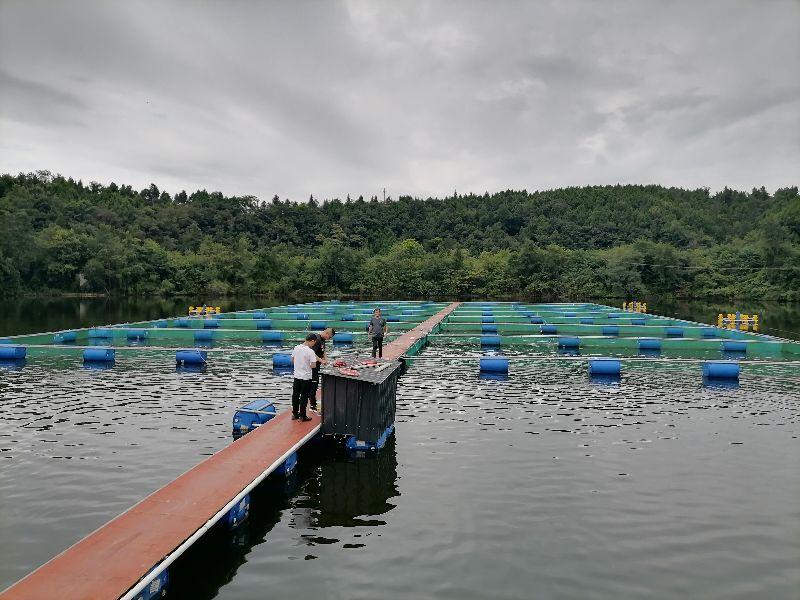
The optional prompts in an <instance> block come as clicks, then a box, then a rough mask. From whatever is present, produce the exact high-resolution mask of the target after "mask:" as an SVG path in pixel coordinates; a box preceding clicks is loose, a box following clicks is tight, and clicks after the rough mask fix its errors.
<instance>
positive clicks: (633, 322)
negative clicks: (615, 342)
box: [631, 319, 647, 325]
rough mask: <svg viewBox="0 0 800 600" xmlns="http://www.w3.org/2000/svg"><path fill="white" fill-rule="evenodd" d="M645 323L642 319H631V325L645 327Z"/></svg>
mask: <svg viewBox="0 0 800 600" xmlns="http://www.w3.org/2000/svg"><path fill="white" fill-rule="evenodd" d="M646 324H647V321H645V320H644V319H631V325H646Z"/></svg>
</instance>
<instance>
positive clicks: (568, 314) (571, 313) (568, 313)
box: [564, 312, 578, 317]
mask: <svg viewBox="0 0 800 600" xmlns="http://www.w3.org/2000/svg"><path fill="white" fill-rule="evenodd" d="M564 316H565V317H577V316H578V315H577V314H576V313H574V312H565V313H564Z"/></svg>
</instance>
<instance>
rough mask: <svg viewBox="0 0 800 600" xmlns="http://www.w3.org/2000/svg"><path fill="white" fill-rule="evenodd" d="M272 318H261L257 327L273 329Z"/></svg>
mask: <svg viewBox="0 0 800 600" xmlns="http://www.w3.org/2000/svg"><path fill="white" fill-rule="evenodd" d="M271 328H272V319H259V320H258V321H256V329H271Z"/></svg>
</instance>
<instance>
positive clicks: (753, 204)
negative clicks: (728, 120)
mask: <svg viewBox="0 0 800 600" xmlns="http://www.w3.org/2000/svg"><path fill="white" fill-rule="evenodd" d="M0 232H1V233H2V235H1V236H0V288H2V289H3V290H4V291H6V293H9V292H10V293H12V294H13V293H24V292H42V291H63V292H80V291H83V292H105V293H116V294H153V293H161V294H176V293H186V294H192V295H193V296H194V297H196V298H198V299H199V298H201V297H203V296H208V297H209V298H210V297H212V296H214V295H219V294H229V293H242V294H245V293H246V294H251V293H272V292H276V293H287V292H295V291H297V292H302V293H313V292H329V293H335V292H343V293H347V292H353V293H369V294H375V295H381V296H402V295H405V296H420V295H421V296H441V295H466V294H477V295H482V296H498V297H499V296H504V295H517V296H520V295H526V296H530V297H535V298H564V299H566V298H586V297H590V296H620V297H628V298H634V297H646V296H652V295H656V294H658V295H677V296H684V297H711V296H724V297H739V298H742V297H749V298H784V299H798V298H800V268H798V267H800V197H799V196H798V190H797V187H792V188H785V189H781V190H778V191H777V192H775V194H774V195H770V194H769V193H767V192H766V191H765V190H764V189H763V188H762V189H760V190H757V189H754V190H753V191H752V192H749V193H745V192H739V191H734V190H728V189H726V190H724V191H722V192H719V193H716V194H709V192H708V191H707V190H705V189H700V190H683V189H676V188H664V187H660V186H633V185H626V186H603V187H600V186H596V187H583V188H565V189H559V190H551V191H544V192H525V191H505V192H499V193H496V194H492V195H489V194H485V195H482V196H480V195H464V196H456V197H449V198H445V199H427V200H419V199H415V198H410V197H401V198H399V199H398V200H391V201H387V202H379V201H378V200H377V199H376V198H372V199H370V200H364V199H363V198H358V199H355V200H351V199H349V198H348V199H344V200H331V201H326V202H322V203H320V202H317V201H316V200H313V199H312V200H311V201H309V202H307V203H293V202H288V201H281V200H279V199H278V198H273V199H272V200H268V201H259V200H258V199H256V198H254V197H251V196H246V197H226V196H223V195H222V194H221V193H218V192H214V193H209V192H206V191H199V192H194V193H192V194H190V195H187V194H186V193H185V192H181V193H178V194H175V195H174V196H171V195H169V194H167V193H165V192H161V191H160V190H159V189H158V188H157V187H156V186H155V185H151V186H150V187H149V188H147V189H144V190H141V191H137V190H134V189H132V188H131V187H130V186H126V185H116V184H111V185H108V186H102V185H99V184H97V183H90V184H84V183H82V182H80V181H77V182H76V181H74V180H72V179H65V178H63V177H60V176H52V175H50V174H49V173H46V172H39V173H36V174H27V175H19V176H11V175H3V176H0Z"/></svg>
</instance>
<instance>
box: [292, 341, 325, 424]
mask: <svg viewBox="0 0 800 600" xmlns="http://www.w3.org/2000/svg"><path fill="white" fill-rule="evenodd" d="M316 340H317V336H316V335H315V334H313V333H309V334H308V335H307V336H306V341H305V342H304V343H302V344H297V346H295V347H294V350H292V364H293V365H294V382H293V384H292V419H299V420H301V421H310V420H311V417H309V416H308V415H307V414H306V406H307V405H308V392H309V390H310V389H311V370H312V369H313V368H314V367H315V366H316V364H317V355H316V354H314V351H313V350H312V349H311V346H313V345H314V342H315V341H316ZM322 362H325V360H324V359H323V360H322Z"/></svg>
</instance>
